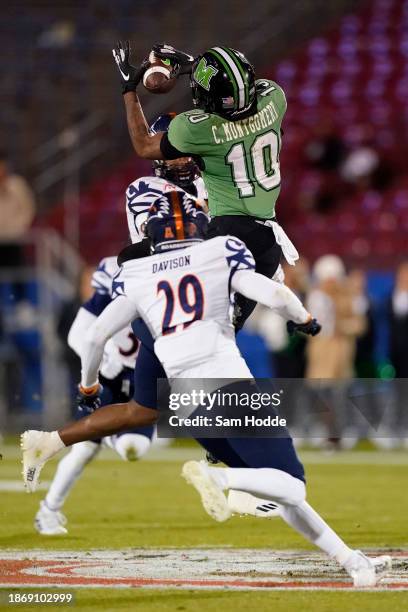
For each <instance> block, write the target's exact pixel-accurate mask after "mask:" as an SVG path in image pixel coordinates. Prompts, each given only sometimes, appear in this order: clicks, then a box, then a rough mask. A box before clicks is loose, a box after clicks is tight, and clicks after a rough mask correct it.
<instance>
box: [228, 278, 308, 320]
mask: <svg viewBox="0 0 408 612" xmlns="http://www.w3.org/2000/svg"><path fill="white" fill-rule="evenodd" d="M231 287H232V289H233V290H234V291H237V292H238V293H241V294H242V295H244V296H245V297H247V298H249V299H251V300H255V301H256V302H259V303H260V304H264V306H268V307H269V308H271V309H272V310H275V311H276V312H277V313H278V314H279V315H281V317H283V318H284V319H286V320H287V321H288V320H290V321H294V322H295V323H301V324H303V323H307V322H309V321H310V320H311V318H312V317H311V315H310V314H309V313H308V311H307V310H306V308H304V306H303V304H302V302H301V301H300V300H299V298H298V297H297V296H296V295H295V294H294V293H293V291H291V290H290V289H289V287H286V285H284V284H282V283H277V282H275V281H273V280H271V279H270V278H266V276H263V275H262V274H258V273H257V272H253V271H251V270H238V271H237V272H235V274H234V275H233V277H232V281H231Z"/></svg>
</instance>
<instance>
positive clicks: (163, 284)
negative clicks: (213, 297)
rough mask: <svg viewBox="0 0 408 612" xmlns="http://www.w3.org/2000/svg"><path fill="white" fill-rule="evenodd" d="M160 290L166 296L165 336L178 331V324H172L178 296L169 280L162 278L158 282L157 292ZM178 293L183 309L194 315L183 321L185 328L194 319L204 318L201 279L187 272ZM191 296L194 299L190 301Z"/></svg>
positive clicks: (163, 326)
mask: <svg viewBox="0 0 408 612" xmlns="http://www.w3.org/2000/svg"><path fill="white" fill-rule="evenodd" d="M160 291H163V292H164V295H165V297H166V307H165V310H164V315H163V322H162V334H163V336H165V335H166V334H171V333H173V332H174V331H176V327H177V326H176V325H172V324H171V321H172V318H173V313H174V307H175V303H176V298H175V296H174V291H173V288H172V286H171V285H170V283H169V282H168V281H167V280H161V281H160V282H159V283H158V284H157V294H159V293H160ZM177 293H178V301H179V303H180V306H181V308H182V310H184V312H185V313H187V314H192V315H193V317H192V319H190V320H189V321H185V322H184V323H183V329H185V328H186V327H188V326H189V325H191V323H192V322H193V321H198V320H199V319H202V318H203V312H204V293H203V289H202V287H201V283H200V281H199V280H198V278H197V277H196V276H194V275H193V274H186V275H185V276H183V278H182V279H181V280H180V282H179V284H178V291H177ZM191 293H192V294H193V296H192V295H191ZM189 294H190V295H189ZM189 297H190V298H191V297H193V300H191V301H190V299H189Z"/></svg>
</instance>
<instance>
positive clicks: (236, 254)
mask: <svg viewBox="0 0 408 612" xmlns="http://www.w3.org/2000/svg"><path fill="white" fill-rule="evenodd" d="M233 293H240V294H242V295H244V296H245V297H246V298H248V299H251V300H255V301H257V302H260V303H261V304H264V305H265V306H269V308H271V309H273V310H274V311H275V312H277V313H278V314H280V315H281V316H283V317H284V318H285V319H286V320H292V321H294V322H295V323H305V322H306V321H308V320H309V319H310V315H309V313H308V312H307V311H306V310H305V308H304V307H303V305H302V303H301V302H300V301H299V299H298V298H297V297H296V295H295V294H294V293H293V292H292V291H291V290H290V289H289V288H288V287H286V286H285V285H283V284H281V283H277V282H275V281H273V280H271V279H268V278H266V277H265V276H262V275H261V274H257V273H256V272H255V261H254V258H253V256H252V254H251V252H250V251H249V250H248V249H247V248H246V246H245V244H244V243H243V242H242V241H241V240H239V239H238V238H235V237H233V236H219V237H217V238H213V239H212V240H207V241H206V242H202V243H199V244H196V245H194V246H191V247H187V248H184V249H183V248H181V249H177V250H173V251H168V252H165V253H160V254H157V255H151V256H150V257H144V258H141V259H132V260H128V261H126V262H125V263H124V264H123V266H122V267H121V270H120V272H119V274H118V275H116V276H115V277H114V279H113V281H112V295H113V300H112V301H111V303H110V304H108V305H107V306H106V308H105V309H104V310H103V312H102V313H101V314H100V316H99V317H98V318H97V319H96V321H95V322H94V323H93V324H92V325H91V326H90V328H89V329H88V331H87V333H86V334H85V340H84V345H85V346H84V351H83V353H82V355H81V361H82V378H81V384H82V385H83V386H84V387H86V388H88V387H92V386H93V385H95V384H96V382H97V380H98V369H99V367H100V364H101V360H102V356H103V349H104V346H105V344H106V342H107V341H108V340H109V338H111V337H113V336H114V335H115V333H116V332H118V331H119V330H120V329H122V328H123V327H124V326H125V325H128V324H129V323H131V322H132V321H134V320H135V319H137V318H140V317H141V318H142V319H143V320H144V322H145V323H146V325H147V327H148V328H149V329H150V332H151V334H152V336H153V338H154V340H155V344H154V350H155V353H156V355H157V357H158V358H159V360H160V361H161V363H162V365H163V367H164V369H165V371H166V374H167V376H168V377H170V378H184V379H186V378H190V379H192V378H196V379H197V378H205V379H220V378H229V379H232V378H250V377H251V373H250V371H249V369H248V366H247V365H246V363H245V361H244V359H243V358H242V356H241V354H240V352H239V350H238V347H237V345H236V342H235V334H234V329H233V326H232V322H231V317H232V302H231V295H232V294H233Z"/></svg>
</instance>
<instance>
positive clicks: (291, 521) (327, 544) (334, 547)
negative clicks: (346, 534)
mask: <svg viewBox="0 0 408 612" xmlns="http://www.w3.org/2000/svg"><path fill="white" fill-rule="evenodd" d="M281 516H282V518H283V520H284V521H285V522H286V523H287V524H288V525H290V526H291V527H293V529H295V530H296V531H297V532H298V533H300V534H301V535H302V536H303V537H305V538H306V539H307V540H309V542H312V544H314V545H315V546H318V548H320V549H321V550H323V551H324V552H325V553H327V554H328V555H329V557H332V558H333V559H336V561H338V562H339V563H340V565H344V564H345V563H346V561H347V559H348V558H349V557H350V555H351V553H352V552H353V551H352V549H351V548H349V547H348V546H347V545H346V544H345V543H344V542H343V540H342V539H341V538H339V536H338V535H337V534H336V533H335V532H334V531H333V529H331V527H329V525H328V524H327V523H326V522H325V521H324V520H323V519H322V517H321V516H319V514H317V512H316V511H315V510H313V508H312V507H311V506H310V505H309V504H308V503H307V502H306V501H302V502H301V503H300V504H299V505H297V506H283V508H281Z"/></svg>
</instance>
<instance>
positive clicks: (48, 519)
mask: <svg viewBox="0 0 408 612" xmlns="http://www.w3.org/2000/svg"><path fill="white" fill-rule="evenodd" d="M66 524H67V519H66V517H65V516H64V515H63V514H62V512H58V511H55V510H50V508H48V506H47V504H46V502H45V501H42V502H41V503H40V509H39V510H38V512H37V514H36V515H35V519H34V527H35V529H36V530H37V531H38V533H40V534H41V535H47V536H48V535H64V534H66V533H68V530H67V529H66V528H65V525H66Z"/></svg>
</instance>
